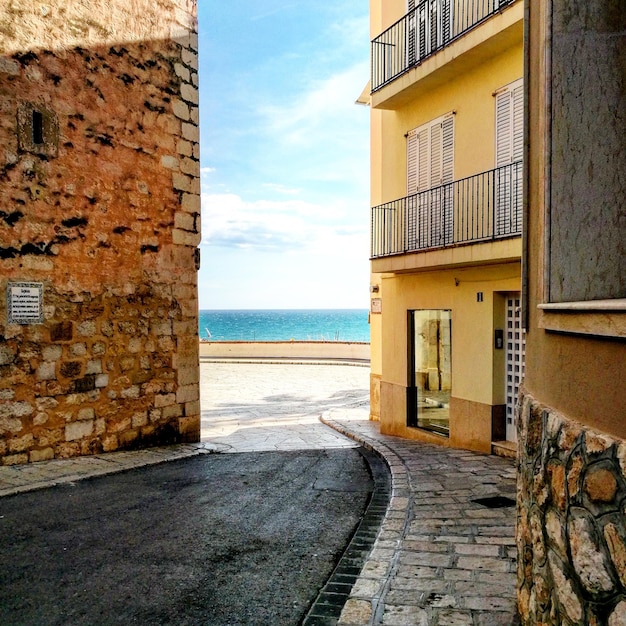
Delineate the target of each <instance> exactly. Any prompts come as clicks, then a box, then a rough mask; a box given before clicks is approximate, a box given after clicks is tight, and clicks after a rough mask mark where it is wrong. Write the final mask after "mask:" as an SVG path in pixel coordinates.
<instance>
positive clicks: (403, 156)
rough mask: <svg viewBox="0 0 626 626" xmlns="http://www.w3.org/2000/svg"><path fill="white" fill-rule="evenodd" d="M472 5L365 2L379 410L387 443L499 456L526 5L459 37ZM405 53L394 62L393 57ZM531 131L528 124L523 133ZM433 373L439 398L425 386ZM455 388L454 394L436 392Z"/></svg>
mask: <svg viewBox="0 0 626 626" xmlns="http://www.w3.org/2000/svg"><path fill="white" fill-rule="evenodd" d="M461 4H463V6H461ZM496 4H497V3H496ZM468 6H469V5H468V3H467V2H466V1H463V2H462V3H461V2H459V1H458V0H452V2H447V0H441V1H440V2H431V3H422V4H421V5H418V6H417V7H415V8H414V5H413V4H412V3H411V4H409V5H408V6H407V2H406V0H394V1H393V2H389V1H383V0H372V1H371V3H370V11H371V36H372V42H373V43H372V63H373V72H372V76H373V82H372V94H371V100H370V104H371V200H372V207H373V209H372V224H373V227H372V254H371V257H372V259H371V272H372V276H371V284H372V294H371V298H372V309H371V310H372V312H371V316H370V320H371V398H370V399H371V418H372V419H375V420H380V427H381V432H384V433H387V434H394V435H399V436H403V437H408V438H415V439H420V440H424V441H431V442H436V443H439V444H442V445H450V446H454V447H460V448H468V449H473V450H479V451H483V452H490V451H491V450H492V442H493V441H495V440H503V439H506V437H507V436H506V428H505V413H506V403H507V365H508V364H510V358H509V357H508V356H507V345H506V344H507V340H506V337H507V335H506V331H507V323H509V322H510V321H511V320H510V319H507V303H508V304H509V305H510V304H511V302H513V303H514V305H513V306H515V302H517V303H518V306H517V309H518V312H519V292H520V290H521V278H520V276H521V270H520V258H521V252H522V245H521V153H520V150H521V144H520V143H519V142H520V139H519V137H521V135H520V133H521V128H517V130H515V131H513V130H511V129H508V130H507V131H506V132H507V133H508V132H512V133H513V134H512V135H511V137H513V136H514V135H515V138H514V139H511V145H513V141H515V142H518V143H517V144H516V148H515V150H516V151H517V152H516V154H517V156H516V158H513V156H511V158H510V159H508V157H507V156H506V154H505V159H508V160H507V161H506V166H505V167H503V168H500V169H496V166H497V165H498V166H500V165H502V163H503V162H504V160H503V157H502V155H503V148H502V137H503V136H504V135H503V128H504V126H502V122H501V121H498V120H499V119H500V118H499V117H498V111H499V110H500V109H499V108H498V105H497V104H496V102H497V101H498V102H500V101H499V100H498V97H499V95H500V94H503V93H505V92H506V93H507V94H508V93H509V91H510V92H511V98H513V97H514V96H513V89H514V88H517V92H516V97H517V98H518V100H517V102H523V97H521V96H520V94H521V93H522V85H521V79H522V74H523V43H522V39H523V3H522V2H521V1H519V0H518V1H517V2H510V3H507V4H506V6H504V7H503V6H502V3H500V10H495V5H494V7H493V9H494V10H493V13H492V14H490V15H488V16H486V17H484V19H482V21H480V23H479V24H477V25H472V24H470V25H469V26H468V25H467V24H465V25H464V26H463V28H465V30H462V29H461V27H460V26H459V22H460V16H461V15H464V14H466V13H468V12H469V11H468ZM442 7H443V8H442ZM426 10H427V11H430V13H428V15H425V14H424V13H420V11H426ZM438 11H439V13H438ZM442 16H443V17H442ZM437 20H439V22H438V24H439V26H438V27H437V28H440V29H443V30H442V31H441V33H443V34H441V33H439V31H437V29H436V28H435V27H434V26H432V25H433V24H435V23H436V22H437ZM426 23H428V24H430V26H429V29H430V30H428V31H424V30H420V29H421V28H422V29H423V28H426V27H425V26H423V25H424V24H426ZM420 24H421V25H422V26H420ZM406 33H410V34H409V35H407V34H406ZM429 42H431V43H432V50H428V46H429V45H430V44H429ZM435 44H436V45H435ZM402 46H404V52H401V53H400V54H399V55H398V54H396V57H394V58H393V59H392V58H391V57H390V56H389V54H390V53H389V52H388V51H390V50H393V51H397V50H398V49H401V48H402ZM416 49H417V52H416V51H415V50H416ZM380 50H383V51H387V52H380ZM425 50H426V53H425V54H424V51H425ZM394 53H395V52H394ZM384 54H386V55H387V56H384ZM420 54H423V58H417V62H416V56H417V57H419V55H420ZM381 55H383V56H381ZM398 59H399V61H398ZM398 64H399V65H398ZM403 64H404V65H403ZM391 65H393V66H394V68H395V67H396V66H399V67H400V69H399V70H398V73H397V76H393V75H392V71H395V69H394V70H389V67H390V66H391ZM381 67H382V68H383V69H382V70H380V68H381ZM379 77H382V78H380V79H379ZM507 97H508V95H507ZM511 102H513V100H511ZM504 106H509V101H506V102H504ZM516 106H517V109H515V110H516V111H518V112H520V111H521V108H520V106H521V105H516ZM511 107H513V105H511ZM507 111H508V109H507ZM511 111H513V108H511ZM507 115H509V114H508V113H507ZM511 115H513V113H511ZM502 119H504V118H502ZM508 119H509V118H507V120H508ZM510 119H511V120H513V117H511V118H510ZM522 121H523V116H522V115H521V113H519V115H517V118H515V124H516V125H517V127H519V125H520V123H521V122H522ZM507 123H508V122H507ZM505 125H506V124H505ZM507 128H508V127H507ZM440 129H442V130H440ZM518 131H519V132H518ZM516 133H517V134H516ZM507 137H508V135H507ZM499 141H500V144H498V142H499ZM507 141H508V139H507ZM513 161H517V163H514V165H515V166H516V167H518V166H519V167H518V169H516V170H515V171H514V173H511V172H513V170H512V169H510V166H509V162H513ZM518 184H519V187H520V188H519V193H518V192H517V191H511V190H513V189H517V187H516V186H517V185H518ZM505 187H506V194H504V193H503V190H504V189H505ZM505 195H506V198H505ZM505 205H506V206H505ZM513 206H515V211H518V212H519V215H518V216H517V217H516V218H514V219H513V222H514V224H513V227H512V228H508V230H507V229H503V228H501V227H500V226H499V224H500V222H501V221H502V219H503V218H502V215H503V210H504V209H503V207H504V208H506V211H508V212H507V215H508V218H507V219H509V222H508V223H513V222H511V219H510V215H509V213H510V212H511V210H512V207H513ZM506 211H505V212H506ZM516 215H517V213H516ZM425 311H429V312H436V311H442V312H444V313H443V318H445V321H444V322H443V323H441V322H437V323H438V324H439V326H438V327H437V328H438V330H437V335H436V336H437V339H435V340H432V341H431V343H433V342H434V343H437V342H438V346H439V347H438V348H437V349H436V350H438V352H437V354H434V353H433V354H431V356H429V357H425V358H426V360H429V359H430V360H431V361H436V364H434V365H433V363H430V364H425V365H424V364H423V365H420V363H419V361H420V354H418V353H419V352H420V351H423V348H422V347H420V346H422V343H423V342H424V341H427V340H426V339H424V334H425V331H424V330H423V329H424V328H426V326H424V327H422V326H419V324H420V323H421V322H418V321H416V320H418V319H421V318H420V316H423V315H424V314H423V313H420V312H425ZM509 313H510V306H509ZM429 315H432V313H430V314H429ZM430 324H431V326H432V323H430ZM519 332H520V333H521V329H520V331H519ZM518 339H519V336H518ZM420 342H422V343H420ZM518 347H519V345H518ZM518 357H519V358H523V349H522V351H521V354H520V355H518ZM519 365H521V363H520V364H519ZM433 369H434V370H436V371H435V374H436V376H435V377H436V378H437V380H438V382H437V383H435V386H433V382H432V380H431V381H430V382H427V381H428V374H427V373H425V372H426V371H427V370H429V371H430V372H431V374H432V372H433ZM422 370H423V371H422ZM518 373H519V374H520V375H521V372H518ZM450 379H451V385H450V388H448V387H447V386H446V385H447V383H446V384H443V383H442V382H441V381H443V380H445V381H449V380H450ZM509 382H510V381H509ZM509 395H510V394H509ZM433 407H434V408H433ZM429 411H430V414H431V415H435V417H434V418H433V419H430V418H426V417H425V415H427V414H428V413H429ZM509 432H511V431H509ZM511 437H513V438H514V436H513V435H511V434H510V435H509V438H511Z"/></svg>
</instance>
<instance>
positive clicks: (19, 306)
mask: <svg viewBox="0 0 626 626" xmlns="http://www.w3.org/2000/svg"><path fill="white" fill-rule="evenodd" d="M7 317H8V323H9V324H41V323H42V322H43V283H9V284H8V286H7Z"/></svg>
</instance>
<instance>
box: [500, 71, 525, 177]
mask: <svg viewBox="0 0 626 626" xmlns="http://www.w3.org/2000/svg"><path fill="white" fill-rule="evenodd" d="M523 142H524V87H523V84H522V81H521V80H519V81H516V82H515V83H513V84H512V85H511V86H509V87H507V88H506V89H503V90H502V91H501V92H500V93H498V94H497V95H496V167H500V166H502V165H508V164H509V163H513V162H515V161H521V159H522V156H523V152H524V143H523Z"/></svg>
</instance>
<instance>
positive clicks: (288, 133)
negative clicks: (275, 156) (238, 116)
mask: <svg viewBox="0 0 626 626" xmlns="http://www.w3.org/2000/svg"><path fill="white" fill-rule="evenodd" d="M368 76H369V67H368V64H367V62H362V63H359V64H357V65H353V66H352V67H350V68H347V69H346V70H343V71H341V72H339V73H336V74H334V75H332V76H329V77H328V78H326V79H325V80H323V81H317V82H314V83H312V89H310V90H309V91H306V92H304V93H300V94H298V96H297V97H295V98H294V99H293V100H292V101H291V102H289V103H287V104H285V105H284V106H280V107H279V106H266V107H262V108H261V109H260V113H261V115H262V117H263V118H264V121H265V124H264V125H263V127H264V128H265V131H266V132H267V134H268V135H271V136H272V137H275V138H276V139H277V140H278V141H282V142H285V143H290V144H294V145H310V144H311V143H319V142H320V141H321V140H322V138H326V139H328V138H334V139H335V140H336V139H337V138H341V137H346V136H350V135H351V136H352V138H353V139H354V131H355V129H356V127H357V126H358V125H359V126H362V125H363V124H362V122H361V120H360V119H359V117H360V114H361V113H362V112H361V111H359V110H358V109H357V107H356V106H355V104H354V102H355V100H356V99H357V97H358V96H359V94H360V93H361V91H362V90H363V85H364V84H365V82H366V81H367V77H368Z"/></svg>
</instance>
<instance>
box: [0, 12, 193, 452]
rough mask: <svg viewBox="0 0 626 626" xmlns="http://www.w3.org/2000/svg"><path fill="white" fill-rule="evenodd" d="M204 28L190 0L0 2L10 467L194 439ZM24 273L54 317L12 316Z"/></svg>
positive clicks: (1, 361)
mask: <svg viewBox="0 0 626 626" xmlns="http://www.w3.org/2000/svg"><path fill="white" fill-rule="evenodd" d="M195 24H196V22H195V1H194V0H167V1H165V0H161V1H160V2H159V1H157V2H154V1H148V0H134V1H131V2H128V1H122V0H115V1H113V2H107V3H106V4H102V5H99V4H97V3H93V2H86V1H79V0H71V1H68V0H63V1H61V0H57V1H56V2H39V1H35V2H33V0H10V1H9V2H8V3H6V4H5V5H4V6H3V7H2V8H0V55H1V56H0V459H1V462H2V463H5V464H7V463H21V462H27V461H36V460H40V459H46V458H53V457H65V456H74V455H78V454H89V453H94V452H100V451H103V450H105V451H106V450H114V449H117V448H120V447H132V446H140V445H151V444H158V443H166V442H173V441H182V440H196V439H198V437H199V392H198V338H197V292H196V274H197V268H196V254H195V253H196V246H197V245H198V243H199V224H200V214H199V211H200V200H199V191H200V189H199V144H198V121H199V112H198V91H197V84H198V81H197V34H196V26H195ZM31 109H36V110H39V111H40V112H41V113H42V116H43V120H44V124H43V132H44V136H45V138H44V142H43V143H42V144H41V145H36V146H34V147H33V146H32V145H30V144H29V141H30V143H32V141H31V140H32V130H30V129H29V128H28V123H29V120H30V119H31V118H32V112H31ZM29 138H30V139H29ZM11 281H13V282H14V281H36V282H42V283H43V284H44V317H45V319H44V323H43V324H30V325H20V324H9V323H8V318H7V310H6V292H7V285H8V283H9V282H11Z"/></svg>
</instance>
